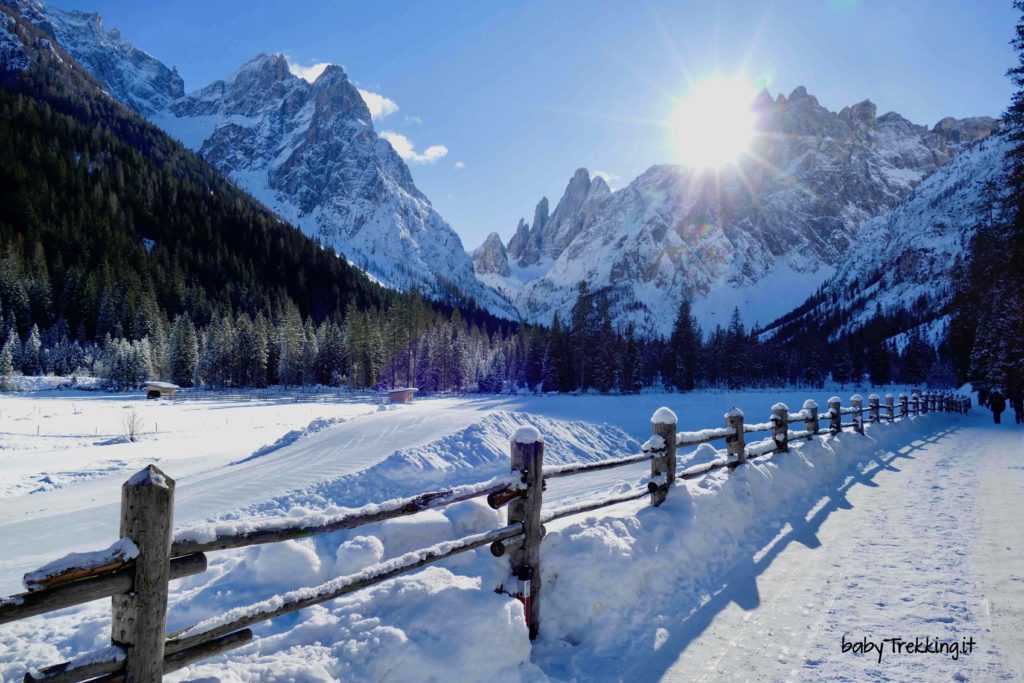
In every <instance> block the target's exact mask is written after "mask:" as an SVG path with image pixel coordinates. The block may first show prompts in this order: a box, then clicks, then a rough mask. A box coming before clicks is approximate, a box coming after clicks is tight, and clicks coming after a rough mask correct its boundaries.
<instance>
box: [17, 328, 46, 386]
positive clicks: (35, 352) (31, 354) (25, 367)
mask: <svg viewBox="0 0 1024 683" xmlns="http://www.w3.org/2000/svg"><path fill="white" fill-rule="evenodd" d="M42 348H43V344H42V342H41V341H40V340H39V326H38V325H32V330H31V331H30V332H29V334H28V339H26V340H25V345H24V346H23V347H22V350H21V372H22V373H23V374H25V375H40V374H42V372H43V364H42V353H41V352H42Z"/></svg>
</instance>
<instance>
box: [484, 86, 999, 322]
mask: <svg viewBox="0 0 1024 683" xmlns="http://www.w3.org/2000/svg"><path fill="white" fill-rule="evenodd" d="M753 107H754V110H755V113H756V114H757V121H758V124H757V131H758V136H757V138H756V140H755V143H754V147H753V149H752V152H751V154H750V155H749V156H748V157H747V158H745V159H744V160H743V161H742V162H741V163H740V164H738V165H737V166H735V167H732V168H727V169H725V170H722V171H718V172H712V171H705V172H692V171H690V170H689V169H686V168H685V167H682V166H677V165H672V164H660V165H655V166H652V167H650V168H649V169H648V170H647V171H645V172H644V173H642V174H641V175H640V176H638V177H637V178H635V179H634V180H633V181H632V182H631V183H629V184H628V185H627V186H626V187H624V188H622V189H620V190H617V191H615V192H609V193H608V194H606V195H604V196H602V197H600V198H599V199H598V200H597V201H596V202H595V203H594V204H593V205H592V206H588V208H587V212H586V215H585V216H576V217H575V220H577V221H578V222H576V223H572V225H573V230H572V231H571V232H570V233H569V234H571V239H570V240H569V241H568V243H565V244H563V243H559V242H558V240H557V236H558V235H564V234H566V232H565V231H562V232H560V233H557V234H555V233H549V232H548V226H549V225H550V221H549V220H547V219H546V218H545V217H544V214H545V212H544V210H543V209H544V208H545V207H546V206H547V201H546V199H543V200H541V202H540V203H539V204H538V207H537V211H536V212H535V219H534V223H533V225H530V224H527V223H526V221H525V220H520V222H519V225H518V226H517V229H516V233H515V235H514V236H513V237H512V239H511V240H510V241H509V243H508V245H507V246H506V251H507V252H508V261H509V264H510V266H511V271H515V270H516V269H515V266H516V265H517V264H518V265H520V266H524V265H535V264H539V263H540V261H541V260H542V257H543V256H544V255H545V254H544V253H543V252H542V250H541V249H539V248H535V247H534V245H541V244H555V245H557V247H556V248H555V249H553V250H549V251H548V252H547V254H546V255H547V256H549V257H552V259H551V263H550V265H549V267H546V268H543V269H542V270H543V272H541V273H539V274H535V277H529V278H526V279H524V278H522V277H520V276H518V275H519V274H517V273H515V272H512V273H510V274H508V275H503V274H501V272H499V271H502V270H504V268H503V267H502V263H501V258H500V254H497V253H492V254H490V255H489V257H488V258H486V259H483V258H478V259H477V260H476V262H475V263H476V268H477V276H478V277H480V278H481V279H483V280H484V281H485V282H487V283H488V284H490V285H491V286H492V287H495V288H497V289H500V290H502V291H503V292H504V293H505V295H506V296H507V297H508V298H510V300H512V301H514V302H515V303H516V305H517V307H518V309H519V312H520V314H521V315H522V316H523V318H524V319H526V320H528V321H531V322H540V323H547V322H550V321H551V318H552V315H553V314H554V313H556V312H557V313H558V314H559V316H560V317H561V318H562V319H565V317H566V315H568V313H569V311H570V310H571V308H572V305H573V303H574V302H575V289H576V286H577V284H578V282H580V281H581V280H582V281H585V282H586V283H587V285H588V286H589V288H590V290H591V291H595V290H605V291H608V292H610V293H611V294H612V296H613V298H614V299H615V301H616V304H615V306H614V308H615V316H616V319H617V320H618V321H619V324H620V325H621V324H624V323H625V322H627V321H630V322H634V323H636V324H637V326H638V328H639V329H641V330H645V331H646V332H647V333H649V334H658V335H664V334H666V333H667V331H668V329H669V327H670V326H671V324H672V322H673V316H674V312H675V310H676V309H677V308H678V305H679V303H680V301H681V299H682V298H684V297H686V298H689V299H690V300H691V301H692V303H693V309H694V312H695V314H696V315H697V316H698V319H699V320H700V322H701V323H702V324H703V325H704V327H705V328H710V327H713V326H714V325H715V324H719V323H721V324H725V322H726V321H727V319H728V316H729V314H730V312H731V309H732V307H733V305H738V306H739V308H740V310H741V314H742V316H743V318H744V319H745V321H746V322H747V323H748V324H753V323H756V322H761V323H762V324H764V323H767V322H768V321H770V320H772V319H774V318H776V317H778V316H780V315H783V314H784V313H786V312H787V311H789V310H792V309H793V308H795V307H796V306H798V305H799V304H801V303H802V302H803V301H804V300H805V299H806V297H807V296H809V295H810V294H811V293H812V292H813V291H814V290H815V289H816V288H817V287H818V285H820V284H821V283H822V282H824V281H825V280H826V279H827V278H828V277H830V276H832V274H833V273H834V272H835V269H836V267H837V266H838V265H839V263H840V261H841V259H842V256H843V255H844V254H845V253H846V251H847V250H848V249H849V247H850V245H851V244H852V243H853V242H854V241H855V237H854V236H855V233H856V231H857V230H858V229H859V228H860V227H861V226H862V225H864V224H865V223H867V222H868V221H870V220H871V219H873V218H876V217H877V216H880V215H884V214H886V213H887V212H889V211H891V210H893V209H895V208H896V207H897V206H899V204H900V203H901V202H902V201H903V199H904V198H906V197H907V196H908V195H909V194H910V193H911V191H912V190H913V188H914V187H916V186H917V184H919V183H920V182H921V181H922V180H924V179H925V178H927V177H929V176H930V175H931V174H932V173H934V172H935V171H936V170H938V169H939V168H941V167H943V166H944V165H945V164H947V163H948V162H949V161H950V160H951V159H953V158H954V157H955V156H956V155H957V154H958V153H959V152H960V151H962V150H963V149H965V148H966V147H967V146H968V145H970V144H971V143H972V142H974V141H976V140H978V139H981V138H983V137H985V136H987V135H989V134H991V133H992V132H993V131H995V130H998V128H999V122H998V121H997V120H996V119H993V118H990V117H972V118H967V119H959V120H958V119H952V118H948V117H947V118H944V119H941V120H940V121H939V122H938V123H936V124H935V125H934V126H933V127H931V128H929V127H927V126H921V125H917V124H913V123H911V122H910V121H908V120H906V119H905V118H904V117H902V116H900V115H899V114H897V113H895V112H888V113H886V114H882V115H881V116H878V115H877V107H876V106H875V105H874V104H873V103H872V102H871V101H870V100H865V101H862V102H859V103H856V104H854V105H851V106H848V107H845V108H843V109H841V110H840V111H839V112H831V111H829V110H827V109H826V108H824V107H823V106H821V105H820V104H819V103H818V101H817V99H816V98H815V97H814V96H813V95H810V94H808V93H807V90H806V88H804V87H802V86H801V87H798V88H796V89H794V90H793V91H792V92H791V93H790V94H789V96H786V95H782V94H779V95H778V96H776V97H772V96H771V95H770V94H769V93H768V92H767V91H762V92H761V93H760V94H759V95H758V97H757V98H756V99H755V102H754V105H753ZM581 176H589V173H588V172H587V171H586V169H580V170H579V171H577V172H576V174H574V176H573V179H572V180H570V182H569V185H568V186H567V189H566V194H565V195H564V196H563V198H562V201H560V202H559V205H562V203H563V202H566V201H567V200H568V204H567V205H569V206H573V205H576V204H574V202H573V201H572V199H575V198H576V197H577V196H578V194H579V187H580V186H581V182H580V178H581ZM577 204H578V203H577ZM538 225H539V226H540V227H539V228H538ZM490 249H491V251H492V252H494V251H495V250H494V244H493V242H492V243H491V245H490ZM517 262H518V263H517ZM487 264H490V265H487ZM489 268H497V270H489ZM764 283H770V285H771V286H770V287H765V286H764Z"/></svg>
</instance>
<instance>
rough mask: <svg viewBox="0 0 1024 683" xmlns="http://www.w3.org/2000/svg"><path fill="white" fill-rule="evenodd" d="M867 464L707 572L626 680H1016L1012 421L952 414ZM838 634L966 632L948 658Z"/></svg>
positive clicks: (1020, 586)
mask: <svg viewBox="0 0 1024 683" xmlns="http://www.w3.org/2000/svg"><path fill="white" fill-rule="evenodd" d="M880 462H881V463H882V464H880V465H875V466H873V467H871V468H869V469H868V470H867V471H866V472H865V473H864V474H863V475H861V476H859V477H856V478H851V479H850V480H848V481H847V482H846V483H845V484H844V485H843V486H842V487H840V488H838V489H835V490H833V491H830V492H829V493H828V494H827V495H826V496H825V497H823V498H822V499H821V501H820V502H819V504H818V505H817V506H816V507H815V508H814V509H813V510H810V511H808V513H807V515H806V517H805V518H804V519H797V520H795V522H793V523H792V524H789V525H787V526H786V528H784V529H783V530H782V531H781V532H780V533H779V535H778V536H777V537H776V538H775V539H774V540H773V542H772V543H771V544H769V546H767V547H765V548H762V549H761V551H760V552H758V553H757V554H756V555H755V556H754V557H752V558H750V561H749V562H744V563H742V564H741V565H740V566H738V567H735V568H734V569H733V570H732V571H731V572H729V574H727V575H726V576H725V577H723V582H722V589H721V591H720V592H718V593H717V594H715V595H713V596H709V599H708V601H707V602H706V603H704V604H703V605H702V606H701V607H700V608H698V609H697V610H695V611H694V612H693V613H692V614H691V615H689V616H688V617H685V618H684V620H683V623H681V624H679V625H678V626H677V627H676V628H675V629H673V635H672V637H671V639H670V641H669V642H667V643H665V644H664V645H663V646H662V647H660V648H659V649H658V651H657V652H655V653H653V656H652V657H651V659H650V660H648V661H646V662H638V663H635V664H636V668H634V667H633V666H627V667H626V668H627V670H629V676H628V678H630V679H631V680H659V679H660V680H665V681H697V680H699V681H722V680H728V681H737V680H772V681H783V680H814V681H848V680H901V681H905V680H950V679H952V680H980V681H996V680H1020V679H1021V678H1024V654H1022V652H1021V647H1020V645H1021V640H1020V638H1021V633H1022V632H1024V524H1021V523H1020V513H1021V512H1022V511H1024V431H1022V430H1021V429H1019V428H1015V427H1014V426H1011V425H1002V426H1001V427H993V426H991V425H987V424H985V423H984V422H982V420H981V419H980V418H978V417H975V418H973V419H965V420H958V421H957V422H956V426H954V427H952V428H950V429H947V430H942V431H939V432H938V433H936V434H934V435H931V436H928V437H924V438H921V439H919V440H916V441H914V442H913V443H911V444H909V445H908V446H905V447H903V448H900V449H898V450H897V451H896V452H893V453H889V454H886V455H884V456H882V457H881V459H880ZM843 637H845V638H846V640H848V641H850V640H855V641H862V640H863V639H864V638H865V637H866V638H868V639H869V640H872V641H881V640H882V639H886V638H893V637H901V638H904V639H909V640H911V641H912V640H914V639H915V638H916V637H921V638H925V637H930V638H932V639H935V638H938V639H940V640H943V641H949V642H953V641H962V639H964V638H969V637H973V638H974V639H975V641H976V642H977V645H976V647H975V648H974V651H973V652H972V653H971V654H967V655H961V656H960V657H959V659H958V660H957V661H954V660H952V659H951V658H950V656H949V655H944V654H905V653H904V654H895V653H893V652H892V646H891V645H888V644H884V647H885V650H884V653H883V655H882V661H881V663H879V661H878V655H877V653H872V654H869V655H855V654H852V653H849V652H847V653H845V654H844V653H843V652H842V651H841V642H842V639H843ZM672 641H674V642H672Z"/></svg>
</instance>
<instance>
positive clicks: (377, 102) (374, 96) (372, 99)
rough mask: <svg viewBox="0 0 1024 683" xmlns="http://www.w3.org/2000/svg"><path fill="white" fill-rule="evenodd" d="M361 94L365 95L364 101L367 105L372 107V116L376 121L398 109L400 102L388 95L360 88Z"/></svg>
mask: <svg viewBox="0 0 1024 683" xmlns="http://www.w3.org/2000/svg"><path fill="white" fill-rule="evenodd" d="M359 94H360V95H362V96H363V102H366V106H367V107H369V109H370V116H371V117H372V118H373V120H374V121H378V120H380V119H382V118H384V117H385V116H388V115H389V114H394V113H395V112H396V111H398V103H397V102H395V101H394V100H390V99H388V98H387V97H384V96H383V95H381V94H379V93H375V92H370V91H369V90H360V91H359Z"/></svg>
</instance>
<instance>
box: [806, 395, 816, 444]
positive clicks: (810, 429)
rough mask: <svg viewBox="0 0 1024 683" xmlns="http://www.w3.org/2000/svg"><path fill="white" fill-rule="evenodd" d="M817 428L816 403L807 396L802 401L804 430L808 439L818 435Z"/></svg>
mask: <svg viewBox="0 0 1024 683" xmlns="http://www.w3.org/2000/svg"><path fill="white" fill-rule="evenodd" d="M818 429H819V426H818V404H817V402H815V401H814V399H811V398H809V399H807V400H806V401H804V430H806V431H807V440H808V441H810V440H811V439H813V438H814V437H815V436H817V435H818Z"/></svg>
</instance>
